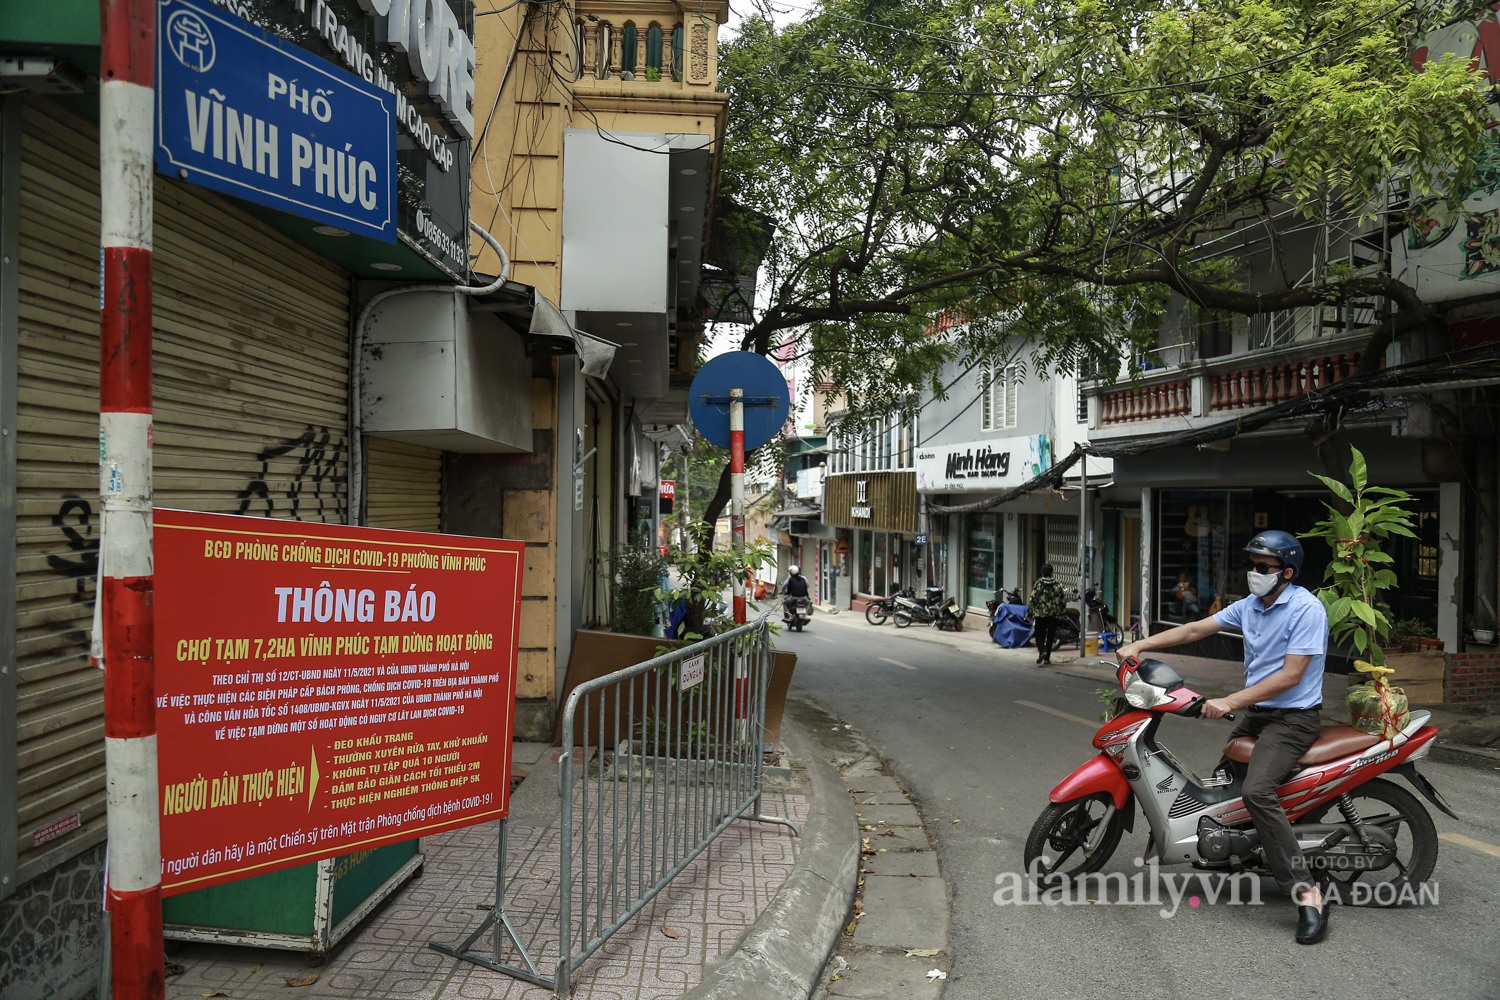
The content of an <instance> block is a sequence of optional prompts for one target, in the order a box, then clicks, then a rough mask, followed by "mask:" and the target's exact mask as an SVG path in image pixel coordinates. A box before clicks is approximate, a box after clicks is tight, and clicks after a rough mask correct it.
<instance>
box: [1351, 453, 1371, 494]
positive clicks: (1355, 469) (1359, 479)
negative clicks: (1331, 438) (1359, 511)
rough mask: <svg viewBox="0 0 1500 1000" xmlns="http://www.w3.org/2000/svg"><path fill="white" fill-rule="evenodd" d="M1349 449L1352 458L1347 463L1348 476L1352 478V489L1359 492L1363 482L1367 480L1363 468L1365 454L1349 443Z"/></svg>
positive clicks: (1363, 485)
mask: <svg viewBox="0 0 1500 1000" xmlns="http://www.w3.org/2000/svg"><path fill="white" fill-rule="evenodd" d="M1349 451H1350V452H1352V453H1353V456H1354V458H1353V460H1352V461H1351V462H1350V463H1349V478H1351V479H1353V480H1354V491H1355V492H1356V493H1361V492H1363V491H1364V488H1365V484H1366V483H1367V482H1369V478H1368V476H1367V475H1366V470H1365V456H1364V453H1363V452H1361V451H1360V450H1359V449H1358V448H1356V447H1354V446H1353V445H1350V447H1349Z"/></svg>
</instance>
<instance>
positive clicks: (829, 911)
mask: <svg viewBox="0 0 1500 1000" xmlns="http://www.w3.org/2000/svg"><path fill="white" fill-rule="evenodd" d="M783 736H784V738H785V739H786V740H787V742H788V745H789V748H790V749H791V750H792V752H793V755H794V756H796V757H797V758H798V759H800V760H805V761H806V762H807V770H808V775H809V776H810V778H811V779H812V797H811V802H810V804H809V808H808V817H807V823H806V824H805V825H804V826H803V828H802V850H801V853H800V854H799V855H798V857H797V863H796V865H795V866H794V867H793V869H792V873H791V875H789V876H787V880H786V881H785V882H784V883H782V886H781V888H780V889H778V890H777V891H776V895H775V896H774V897H772V899H771V903H770V905H769V906H767V907H766V908H765V910H764V911H763V912H762V913H761V915H760V916H759V917H757V918H756V920H755V923H754V924H752V925H751V927H750V929H749V930H748V931H746V932H745V934H744V936H743V937H741V938H740V940H739V942H738V943H737V944H736V945H735V948H734V950H733V951H732V952H730V953H729V955H728V956H726V957H725V958H724V959H723V960H722V961H721V962H720V963H719V964H718V965H717V966H714V967H711V968H710V969H708V970H707V971H706V972H705V975H704V979H703V982H702V983H700V984H698V985H697V986H696V987H694V988H693V989H692V990H689V991H688V993H687V994H686V996H685V1000H807V998H808V997H809V996H811V995H812V992H813V990H814V989H815V988H816V987H817V985H818V982H819V980H820V978H821V976H822V973H823V967H824V966H825V965H827V963H828V959H829V956H831V955H832V954H833V949H834V946H835V945H837V944H838V940H839V935H840V934H841V933H842V932H843V929H844V925H845V924H846V923H847V922H848V920H849V913H850V908H851V907H852V906H853V905H854V889H855V882H856V880H857V879H858V878H859V825H858V822H857V821H856V819H855V816H854V802H853V800H852V799H850V798H849V795H848V794H847V793H846V792H845V791H844V783H843V780H842V779H841V777H840V776H839V773H838V771H837V770H835V769H834V766H833V765H832V764H831V763H829V762H828V761H827V760H824V759H823V757H821V756H820V755H819V754H818V753H817V752H816V751H815V750H814V749H813V747H812V745H811V743H810V742H809V741H808V740H807V739H806V738H805V737H804V735H803V734H802V732H801V730H800V729H798V728H797V726H796V725H795V724H794V723H792V722H791V720H787V721H786V723H785V729H784V730H783Z"/></svg>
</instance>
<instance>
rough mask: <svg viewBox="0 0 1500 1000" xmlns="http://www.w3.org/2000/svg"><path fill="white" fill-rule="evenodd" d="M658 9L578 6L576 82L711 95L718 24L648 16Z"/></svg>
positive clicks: (702, 17)
mask: <svg viewBox="0 0 1500 1000" xmlns="http://www.w3.org/2000/svg"><path fill="white" fill-rule="evenodd" d="M660 7H662V5H658V4H631V3H597V2H596V3H589V2H584V3H580V4H579V6H578V14H577V19H576V21H575V31H576V32H577V48H578V53H579V59H580V63H579V65H578V69H577V78H578V80H579V81H580V82H583V83H587V82H589V81H601V82H602V81H607V80H613V81H624V82H634V83H642V84H644V83H650V84H658V85H666V87H667V88H669V89H689V88H691V89H694V90H702V89H707V90H712V89H714V82H715V80H716V79H717V76H718V23H717V19H716V18H715V17H714V16H705V15H695V14H693V13H689V14H687V15H686V16H685V17H684V16H683V15H681V14H675V12H674V14H662V13H661V11H660V10H653V8H660ZM666 9H672V8H666ZM709 13H710V14H711V12H709ZM658 14H660V15H661V16H656V15H658ZM674 84H675V85H676V86H675V87H673V85H674Z"/></svg>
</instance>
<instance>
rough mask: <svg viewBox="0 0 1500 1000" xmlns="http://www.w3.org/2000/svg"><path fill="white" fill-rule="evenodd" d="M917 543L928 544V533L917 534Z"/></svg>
mask: <svg viewBox="0 0 1500 1000" xmlns="http://www.w3.org/2000/svg"><path fill="white" fill-rule="evenodd" d="M915 544H917V545H926V544H927V535H926V534H919V535H917V536H916V539H915Z"/></svg>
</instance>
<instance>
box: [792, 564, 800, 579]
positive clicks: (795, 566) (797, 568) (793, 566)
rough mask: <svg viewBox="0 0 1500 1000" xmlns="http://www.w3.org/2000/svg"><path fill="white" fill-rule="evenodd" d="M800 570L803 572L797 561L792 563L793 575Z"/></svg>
mask: <svg viewBox="0 0 1500 1000" xmlns="http://www.w3.org/2000/svg"><path fill="white" fill-rule="evenodd" d="M800 572H802V567H801V566H798V565H797V564H796V563H792V568H791V575H792V576H796V575H797V574H798V573H800Z"/></svg>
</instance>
